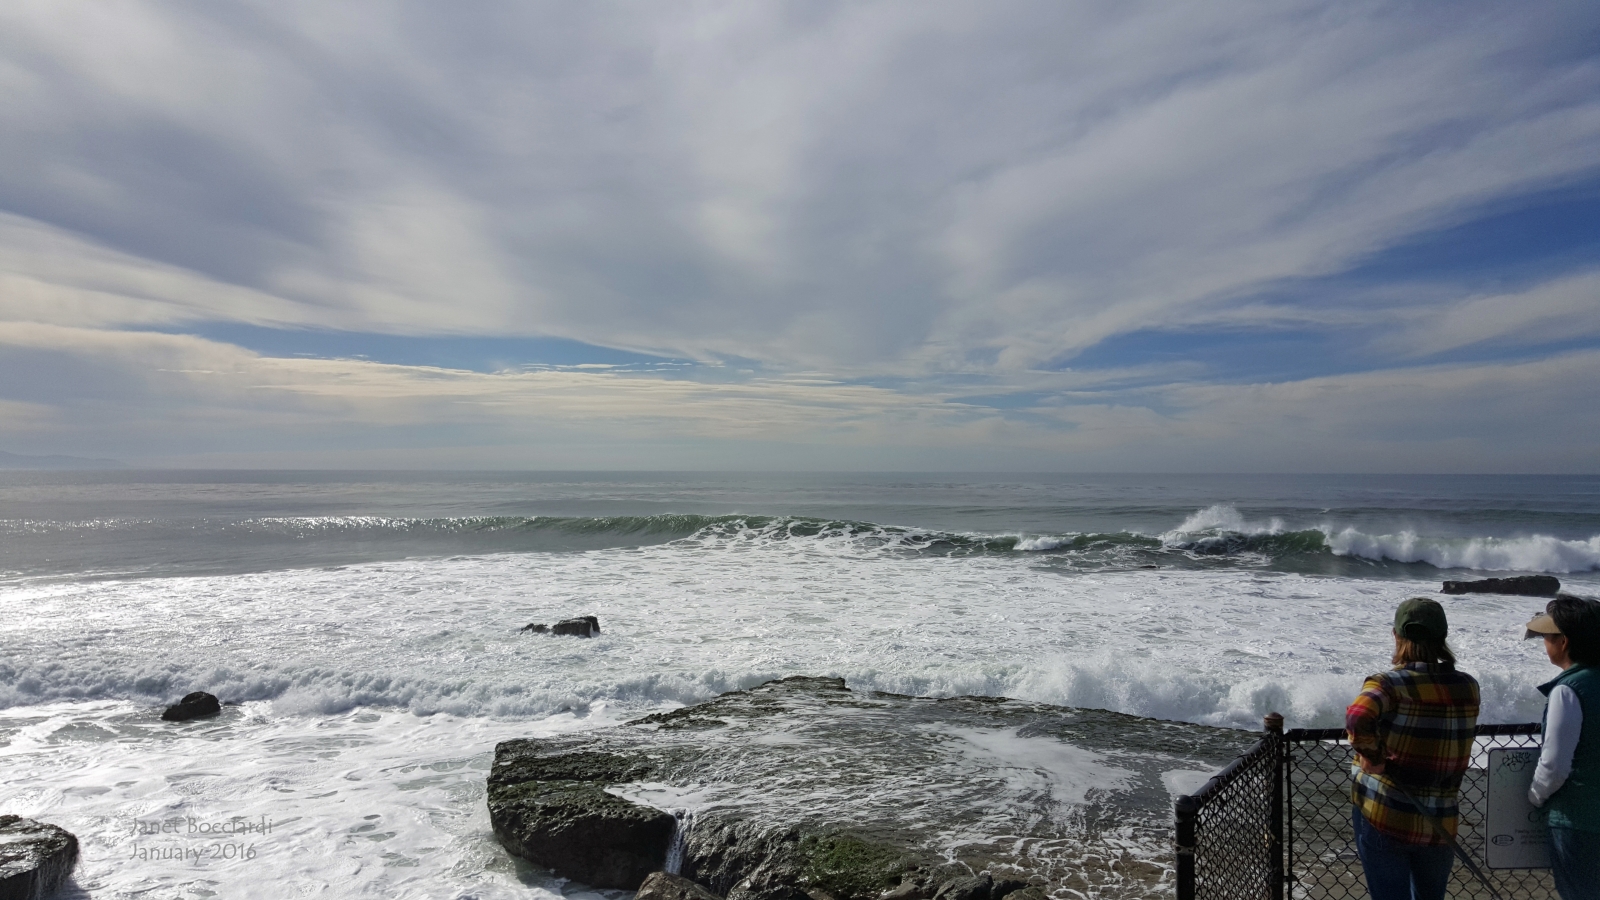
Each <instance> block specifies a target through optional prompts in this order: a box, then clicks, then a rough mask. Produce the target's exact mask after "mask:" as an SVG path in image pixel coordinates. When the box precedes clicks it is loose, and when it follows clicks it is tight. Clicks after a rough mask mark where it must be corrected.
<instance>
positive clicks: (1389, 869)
mask: <svg viewBox="0 0 1600 900" xmlns="http://www.w3.org/2000/svg"><path fill="white" fill-rule="evenodd" d="M1350 824H1351V825H1353V826H1354V827H1355V832H1356V855H1357V856H1360V857H1361V868H1362V869H1363V870H1364V871H1365V872H1366V873H1367V891H1368V892H1369V893H1371V894H1372V900H1444V890H1445V887H1446V885H1448V884H1449V882H1450V865H1451V864H1452V863H1454V862H1455V852H1454V851H1452V850H1451V849H1450V847H1449V846H1448V845H1446V846H1444V847H1430V846H1428V845H1426V844H1407V843H1405V842H1404V841H1397V840H1395V839H1394V838H1392V837H1389V836H1388V835H1386V834H1384V833H1383V832H1381V831H1379V830H1378V829H1376V828H1373V827H1372V825H1371V824H1370V823H1368V822H1367V817H1366V816H1363V815H1362V814H1361V808H1360V807H1359V806H1357V807H1353V808H1352V809H1351V811H1350Z"/></svg>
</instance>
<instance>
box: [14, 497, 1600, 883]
mask: <svg viewBox="0 0 1600 900" xmlns="http://www.w3.org/2000/svg"><path fill="white" fill-rule="evenodd" d="M1529 573H1550V574H1555V575H1557V576H1558V577H1560V578H1561V579H1562V582H1563V584H1564V586H1565V588H1566V589H1568V590H1571V591H1573V592H1575V593H1579V594H1586V595H1590V596H1597V595H1600V477H1595V476H1584V477H1577V476H1548V477H1545V476H1537V477H1536V476H1519V477H1510V476H1448V477H1446V476H1433V477H1429V476H1381V477H1380V476H1275V475H1259V476H1190V475H1186V476H1133V475H1125V476H1082V475H1033V476H1022V475H890V474H872V475H839V474H815V475H766V474H724V475H710V474H664V473H638V474H617V473H571V472H567V473H532V474H530V473H506V474H485V473H449V474H441V473H315V472H129V471H117V472H6V473H0V611H3V613H4V615H3V616H0V773H3V777H0V812H10V813H19V814H23V815H28V816H33V817H37V818H40V819H43V820H46V821H50V822H54V823H56V824H59V825H62V826H63V827H66V828H68V829H69V830H71V831H73V832H75V833H76V834H77V835H78V836H79V838H80V840H81V841H82V843H83V860H82V862H81V863H80V865H79V868H78V875H77V882H76V887H75V889H74V890H75V891H76V892H77V893H76V894H75V896H81V897H94V898H123V897H163V898H166V897H184V898H188V897H226V898H244V897H264V898H265V897H272V898H281V897H292V896H312V895H316V896H329V897H343V896H381V897H419V898H420V897H430V898H433V897H448V898H457V900H466V898H479V900H488V898H502V897H506V898H509V897H530V896H535V897H545V898H549V897H554V896H561V895H566V896H572V897H578V898H587V897H599V896H606V897H610V898H613V900H615V898H617V897H620V896H625V895H621V894H618V892H615V891H591V890H589V889H586V888H584V887H583V886H581V885H575V884H572V883H569V882H564V881H562V880H561V879H558V878H555V877H554V876H552V875H550V874H549V873H547V872H542V871H540V870H537V869H534V868H532V867H530V866H527V865H526V864H523V863H520V862H518V861H516V860H514V859H512V858H511V857H509V856H508V855H507V854H506V853H505V852H504V851H503V850H502V849H500V847H499V846H498V845H497V844H496V843H495V842H494V839H493V837H492V835H491V834H490V831H489V825H488V816H487V813H486V811H485V809H484V807H483V797H484V793H483V778H484V775H485V773H486V772H487V768H488V764H489V759H490V756H491V754H492V750H493V747H494V744H495V743H496V742H497V741H500V740H505V739H508V738H512V737H529V736H539V735H554V734H559V733H567V732H574V731H583V730H588V729H594V728H601V727H604V726H607V725H611V724H616V723H620V722H623V721H628V720H631V719H634V718H637V717H639V716H642V715H645V714H648V713H653V712H661V711H664V710H670V709H674V708H678V707H681V706H683V705H687V704H693V703H697V702H701V701H704V700H708V699H710V698H712V697H715V696H717V695H718V694H719V693H722V692H725V691H731V690H740V689H745V688H750V687H754V686H756V685H758V684H761V683H762V682H765V681H768V680H770V679H774V678H781V677H786V676H791V675H815V676H831V677H840V678H843V679H845V682H846V684H847V685H848V686H849V687H850V688H851V689H852V690H856V691H886V692H893V693H897V694H909V695H917V696H934V697H953V696H962V695H977V696H991V697H1012V698H1018V699H1022V700H1027V701H1032V702H1035V703H1044V704H1056V705H1065V706H1077V707H1090V708H1096V709H1107V710H1112V711H1115V712H1122V713H1129V714H1133V715H1138V716H1148V717H1154V718H1160V719H1169V720H1177V721H1181V722H1188V723H1195V724H1197V725H1210V726H1224V727H1230V728H1239V729H1257V728H1259V727H1260V719H1261V716H1262V715H1263V714H1265V713H1267V712H1270V711H1278V712H1281V713H1283V714H1284V715H1285V717H1286V718H1287V720H1288V723H1289V724H1290V726H1291V727H1292V726H1319V727H1320V726H1332V725H1337V724H1339V722H1340V721H1341V714H1342V711H1343V708H1344V705H1345V704H1346V703H1347V702H1348V701H1349V699H1350V697H1351V696H1353V694H1354V693H1355V691H1356V690H1357V689H1358V688H1359V685H1360V682H1361V679H1362V677H1363V676H1364V675H1366V674H1367V673H1369V672H1374V671H1378V670H1381V669H1383V668H1386V667H1387V660H1388V656H1389V652H1390V649H1391V646H1390V642H1389V622H1390V619H1391V617H1392V615H1393V610H1394V607H1395V605H1396V604H1397V603H1398V602H1399V601H1400V600H1401V599H1404V598H1405V597H1408V596H1413V595H1418V594H1428V595H1434V596H1438V597H1439V599H1440V600H1441V602H1443V603H1444V604H1445V606H1446V609H1447V611H1448V613H1449V616H1450V621H1451V628H1452V631H1451V643H1452V646H1453V647H1454V648H1455V650H1456V652H1457V655H1458V656H1459V657H1460V660H1461V666H1462V668H1463V669H1465V670H1467V671H1469V672H1471V673H1473V674H1474V675H1476V676H1477V677H1478V679H1479V681H1480V682H1481V684H1482V687H1483V698H1484V707H1483V721H1486V722H1516V721H1530V720H1535V719H1537V718H1538V715H1539V711H1540V708H1541V704H1542V699H1541V698H1540V697H1539V695H1538V694H1537V693H1536V692H1535V691H1534V686H1535V685H1537V684H1538V683H1540V682H1542V681H1544V680H1546V679H1547V678H1548V677H1549V676H1550V675H1551V674H1552V673H1553V671H1554V670H1553V669H1551V668H1550V667H1549V665H1548V663H1547V662H1546V661H1545V660H1544V659H1543V658H1542V654H1541V653H1539V652H1538V648H1536V647H1535V646H1533V645H1532V644H1528V643H1524V642H1523V641H1522V640H1521V637H1522V629H1521V625H1522V623H1523V622H1524V621H1526V620H1527V618H1528V617H1529V615H1530V614H1531V613H1532V612H1533V611H1535V610H1536V609H1538V608H1540V607H1541V606H1542V603H1543V601H1542V600H1538V599H1535V598H1527V597H1513V596H1499V595H1488V594H1470V595H1463V596H1444V595H1440V594H1438V593H1437V592H1438V591H1439V588H1440V583H1441V581H1442V580H1445V579H1452V580H1453V579H1464V578H1474V577H1486V576H1490V575H1506V574H1529ZM577 615H595V616H598V617H599V620H600V623H601V628H602V633H601V635H600V636H599V637H597V638H593V639H587V640H586V639H579V638H564V637H552V636H548V635H536V634H529V633H524V632H521V631H519V629H520V628H521V627H522V626H524V625H526V624H529V623H534V622H543V623H549V622H553V621H556V620H558V619H561V618H566V617H569V616H577ZM192 690H205V691H209V692H211V693H214V694H216V695H217V696H218V697H220V698H221V699H222V700H223V701H225V702H227V703H229V704H230V705H229V706H228V707H227V708H226V709H225V710H224V712H223V714H222V715H221V716H219V717H217V718H215V719H211V720H206V721H204V722H200V723H190V724H184V725H172V724H169V723H163V722H161V721H159V719H158V715H159V713H160V710H161V708H162V707H163V706H164V705H165V704H168V703H172V702H175V701H176V700H177V699H178V698H179V697H180V696H182V695H183V694H185V693H187V692H189V691H192ZM1014 743H1015V742H1014ZM1131 749H1137V748H1131ZM1025 755H1026V754H1025ZM1035 755H1037V754H1035ZM1204 774H1205V773H1204V772H1174V773H1172V778H1171V779H1169V781H1170V782H1171V786H1172V789H1173V791H1174V792H1177V791H1180V790H1182V789H1183V788H1184V786H1186V785H1190V786H1192V783H1194V781H1195V779H1197V778H1200V779H1203V775H1204ZM1040 777H1043V778H1046V779H1048V778H1055V777H1059V778H1061V779H1063V780H1064V781H1074V783H1076V781H1081V780H1082V773H1077V774H1074V773H1066V772H1060V773H1051V772H1048V771H1047V772H1044V773H1043V774H1042V775H1040ZM1075 780H1076V781H1075ZM246 826H249V827H248V828H246ZM163 828H166V829H167V830H163ZM1157 850H1159V848H1155V849H1153V850H1152V851H1151V852H1152V853H1154V852H1156V851H1157Z"/></svg>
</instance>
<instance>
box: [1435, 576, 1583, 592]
mask: <svg viewBox="0 0 1600 900" xmlns="http://www.w3.org/2000/svg"><path fill="white" fill-rule="evenodd" d="M1560 592H1561V579H1559V578H1556V577H1555V576H1554V575H1518V576H1515V577H1512V578H1480V579H1478V580H1476V581H1446V582H1445V583H1444V588H1443V589H1442V590H1441V591H1440V593H1444V594H1517V595H1521V596H1524V597H1554V596H1555V595H1556V594H1558V593H1560Z"/></svg>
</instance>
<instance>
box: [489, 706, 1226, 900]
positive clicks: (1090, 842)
mask: <svg viewBox="0 0 1600 900" xmlns="http://www.w3.org/2000/svg"><path fill="white" fill-rule="evenodd" d="M1252 739H1253V735H1250V734H1249V733H1246V732H1238V731H1232V730H1229V729H1221V728H1208V727H1204V726H1196V725H1188V724H1183V723H1176V722H1160V721H1156V720H1152V719H1141V718H1137V717H1134V716H1126V715H1121V714H1118V713H1111V712H1105V711H1101V710H1086V709H1070V708H1065V707H1056V706H1047V705H1043V704H1034V703H1024V702H1020V701H1013V700H1000V699H994V698H985V697H962V698H955V699H948V700H932V699H926V698H915V697H905V696H900V695H895V694H881V693H868V692H855V691H851V690H849V689H847V688H846V687H845V685H844V682H843V681H842V680H840V679H831V678H789V679H784V680H781V681H774V682H768V683H767V684H764V685H762V686H760V687H758V688H754V689H752V690H749V691H737V692H733V693H730V694H724V695H722V696H721V697H719V698H717V699H715V700H712V701H710V702H708V703H703V704H700V705H698V706H692V707H687V708H685V709H680V710H676V711H673V712H670V713H663V714H658V715H653V716H648V717H646V718H644V719H640V720H638V721H635V722H630V723H628V724H626V725H622V726H618V727H616V728H610V729H604V730H601V731H597V732H590V733H586V734H579V735H567V736H561V737H555V738H549V739H539V740H513V741H506V742H504V743H502V744H500V745H499V746H498V747H496V748H495V761H494V767H493V769H492V771H491V773H490V775H489V787H488V805H489V814H490V820H491V822H492V824H493V826H494V831H495V834H496V836H497V837H498V838H499V839H500V841H501V843H502V844H504V845H505V846H506V847H507V848H508V849H509V850H511V852H513V853H515V854H517V855H519V856H523V857H524V858H526V859H529V860H531V861H533V862H535V863H538V864H540V865H543V866H546V867H549V868H552V869H554V870H555V872H556V873H557V874H558V875H562V876H566V877H570V878H572V879H574V880H576V881H580V882H586V883H588V884H591V885H595V886H598V887H616V888H622V889H629V890H631V889H636V888H638V887H639V886H640V884H641V883H642V882H643V881H644V880H645V878H646V876H647V875H649V874H650V873H651V872H654V871H658V870H663V869H666V870H669V871H670V870H675V871H674V874H677V875H680V876H681V877H683V878H687V879H689V880H690V881H692V882H694V883H696V884H698V885H700V886H701V887H702V888H704V889H706V890H709V891H711V892H712V893H714V894H716V895H719V896H725V897H727V898H729V900H807V898H811V900H815V898H817V897H819V896H824V895H825V896H826V897H830V898H834V900H877V898H879V897H881V896H883V895H884V894H885V893H886V892H892V893H893V895H894V897H895V898H896V900H932V898H935V897H938V898H940V900H1001V898H1010V900H1022V898H1030V900H1041V898H1042V897H1043V896H1044V895H1045V894H1047V893H1050V892H1056V891H1076V892H1078V893H1080V894H1095V895H1098V896H1101V897H1112V898H1135V897H1137V898H1144V897H1159V896H1165V895H1167V894H1170V892H1171V889H1172V886H1171V871H1170V852H1171V851H1170V842H1171V833H1170V827H1171V809H1172V793H1171V791H1170V790H1169V788H1168V786H1167V777H1166V776H1169V775H1171V774H1172V773H1174V772H1182V773H1189V774H1191V775H1192V773H1195V772H1211V771H1215V770H1216V769H1217V768H1218V767H1220V766H1222V765H1223V764H1225V763H1226V762H1227V761H1228V760H1230V759H1231V758H1232V757H1233V756H1234V755H1235V754H1236V753H1238V752H1239V750H1240V749H1242V748H1243V747H1244V746H1245V745H1246V744H1248V743H1249V741H1250V740H1252ZM669 860H670V861H669ZM680 887H681V885H680ZM1012 895H1016V896H1015V897H1013V896H1012Z"/></svg>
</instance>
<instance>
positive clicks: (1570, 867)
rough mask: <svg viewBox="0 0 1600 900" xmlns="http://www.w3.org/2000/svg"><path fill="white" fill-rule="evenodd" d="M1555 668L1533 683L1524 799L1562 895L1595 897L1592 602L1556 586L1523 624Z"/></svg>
mask: <svg viewBox="0 0 1600 900" xmlns="http://www.w3.org/2000/svg"><path fill="white" fill-rule="evenodd" d="M1524 637H1525V638H1530V639H1531V638H1543V639H1544V652H1545V655H1546V656H1548V657H1550V662H1552V663H1554V664H1555V665H1557V666H1560V667H1561V674H1560V675H1558V676H1556V677H1555V678H1554V679H1552V680H1550V681H1548V682H1546V683H1544V684H1541V685H1539V692H1540V693H1541V694H1544V695H1545V697H1547V698H1548V700H1547V701H1546V703H1545V712H1544V726H1543V728H1542V731H1543V733H1544V746H1543V747H1542V748H1541V749H1540V751H1539V765H1538V767H1537V768H1535V769H1534V773H1533V784H1532V785H1531V786H1530V787H1529V788H1528V802H1530V803H1532V804H1533V805H1534V806H1538V807H1542V808H1544V809H1545V810H1546V813H1545V824H1546V825H1548V826H1549V829H1550V874H1551V875H1552V876H1553V878H1554V880H1555V883H1556V892H1557V893H1559V894H1560V895H1561V897H1562V900H1600V603H1597V602H1595V601H1593V600H1585V599H1583V598H1581V597H1574V596H1572V595H1570V594H1558V595H1557V596H1556V598H1555V599H1554V600H1551V601H1550V603H1549V604H1548V605H1546V606H1545V611H1544V612H1542V613H1540V614H1539V615H1537V616H1534V617H1533V620H1532V621H1530V622H1529V623H1528V625H1527V630H1526V632H1525V633H1524Z"/></svg>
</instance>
